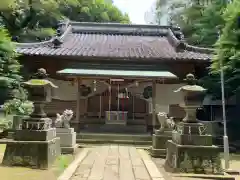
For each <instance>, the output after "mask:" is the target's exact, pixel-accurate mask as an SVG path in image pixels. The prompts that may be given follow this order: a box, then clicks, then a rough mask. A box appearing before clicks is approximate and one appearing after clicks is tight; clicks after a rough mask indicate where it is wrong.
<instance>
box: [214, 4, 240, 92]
mask: <svg viewBox="0 0 240 180" xmlns="http://www.w3.org/2000/svg"><path fill="white" fill-rule="evenodd" d="M239 9H240V1H239V0H234V1H233V2H232V3H231V4H229V5H228V6H227V8H226V11H225V12H224V15H223V18H224V21H225V26H224V28H223V29H222V32H221V36H220V38H219V40H218V41H217V43H216V48H215V49H216V52H215V53H216V56H215V57H214V58H213V60H212V65H211V73H212V74H213V76H217V75H218V76H219V73H220V72H219V71H220V68H221V67H220V62H222V63H223V70H224V73H225V87H226V91H227V95H229V96H230V95H233V94H236V93H239V92H240V11H239Z"/></svg>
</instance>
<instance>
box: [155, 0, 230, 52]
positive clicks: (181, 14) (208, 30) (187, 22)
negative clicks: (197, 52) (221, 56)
mask: <svg viewBox="0 0 240 180" xmlns="http://www.w3.org/2000/svg"><path fill="white" fill-rule="evenodd" d="M159 2H160V3H159ZM156 5H157V6H156V9H157V10H158V11H156V14H157V13H160V15H161V14H162V13H166V9H167V19H168V23H169V24H171V25H176V26H179V27H180V28H181V29H182V31H183V33H184V35H185V39H186V41H187V42H188V43H189V44H191V45H197V46H203V47H213V45H214V44H215V43H216V41H217V39H218V30H217V28H216V26H219V25H224V21H223V18H222V16H221V15H222V13H223V11H224V9H225V7H226V3H224V1H221V2H219V0H212V1H207V0H189V1H183V0H171V1H165V0H157V3H156ZM160 15H159V16H160Z"/></svg>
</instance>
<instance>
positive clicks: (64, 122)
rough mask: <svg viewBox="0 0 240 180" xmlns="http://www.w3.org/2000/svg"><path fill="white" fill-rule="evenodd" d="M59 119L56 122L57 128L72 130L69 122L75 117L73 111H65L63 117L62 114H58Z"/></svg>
mask: <svg viewBox="0 0 240 180" xmlns="http://www.w3.org/2000/svg"><path fill="white" fill-rule="evenodd" d="M56 115H57V118H56V121H55V126H56V127H57V128H70V123H69V121H70V120H71V119H72V117H73V111H72V110H69V109H66V110H65V111H63V113H62V115H60V114H58V113H57V114H56Z"/></svg>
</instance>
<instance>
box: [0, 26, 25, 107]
mask: <svg viewBox="0 0 240 180" xmlns="http://www.w3.org/2000/svg"><path fill="white" fill-rule="evenodd" d="M0 65H1V66H0V91H1V100H0V101H1V103H3V101H5V100H6V99H7V98H15V97H16V98H25V92H24V90H23V88H21V86H20V83H21V81H22V76H21V75H20V68H21V65H20V64H19V62H18V60H17V54H16V53H15V47H14V45H13V44H12V42H11V38H10V37H9V35H8V33H7V30H6V29H4V28H3V27H0Z"/></svg>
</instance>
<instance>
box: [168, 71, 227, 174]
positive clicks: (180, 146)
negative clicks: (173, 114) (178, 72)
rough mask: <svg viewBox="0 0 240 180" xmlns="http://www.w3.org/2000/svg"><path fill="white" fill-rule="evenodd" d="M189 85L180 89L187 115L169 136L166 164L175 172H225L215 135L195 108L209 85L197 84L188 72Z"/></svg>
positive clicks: (199, 103)
mask: <svg viewBox="0 0 240 180" xmlns="http://www.w3.org/2000/svg"><path fill="white" fill-rule="evenodd" d="M185 81H186V82H187V85H185V86H182V87H180V88H179V89H178V90H177V91H175V92H178V93H182V95H183V97H184V103H183V106H182V107H184V109H185V111H186V116H185V118H184V119H183V120H182V122H180V123H178V124H177V125H176V128H175V130H173V131H172V139H171V140H168V142H167V145H166V149H167V156H166V161H165V166H166V167H167V169H170V170H172V171H174V172H185V173H210V174H215V173H222V168H221V160H220V149H219V148H218V147H217V146H215V145H213V143H212V135H211V134H207V133H206V127H205V126H204V125H203V124H202V123H199V122H198V120H197V118H196V110H197V108H199V107H200V106H201V103H202V101H203V98H204V95H205V92H206V89H204V88H203V87H201V86H198V85H196V79H195V77H194V75H192V74H188V75H187V76H186V79H185Z"/></svg>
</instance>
